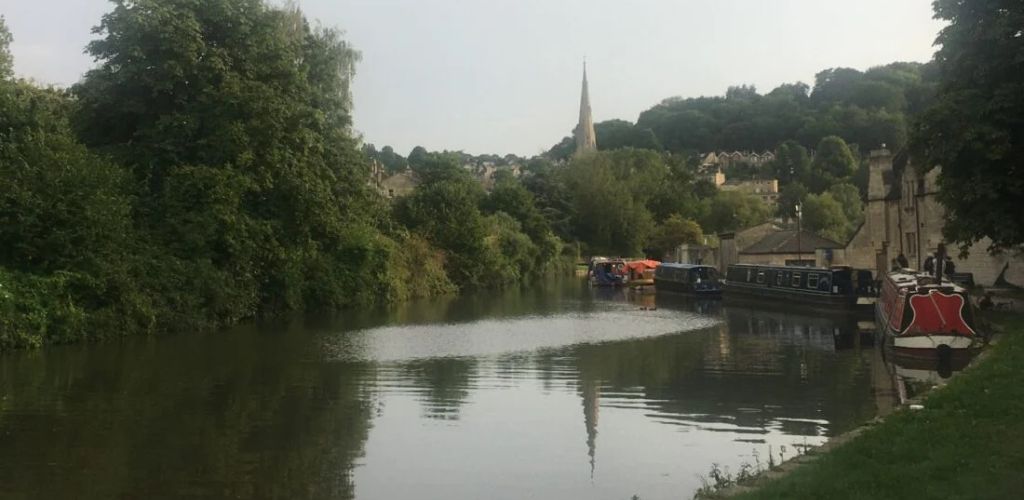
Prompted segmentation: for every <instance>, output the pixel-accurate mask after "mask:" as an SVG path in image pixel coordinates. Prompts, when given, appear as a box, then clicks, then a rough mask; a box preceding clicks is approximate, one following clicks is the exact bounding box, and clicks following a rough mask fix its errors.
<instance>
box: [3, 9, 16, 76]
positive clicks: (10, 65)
mask: <svg viewBox="0 0 1024 500" xmlns="http://www.w3.org/2000/svg"><path fill="white" fill-rule="evenodd" d="M10 45H11V32H10V30H8V29H7V22H6V21H5V20H4V16H0V80H3V79H5V78H8V77H10V76H11V73H12V71H13V69H14V58H12V57H11V51H10Z"/></svg>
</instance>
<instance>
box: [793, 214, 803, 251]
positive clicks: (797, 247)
mask: <svg viewBox="0 0 1024 500" xmlns="http://www.w3.org/2000/svg"><path fill="white" fill-rule="evenodd" d="M793 208H794V209H795V210H796V263H797V265H800V261H801V259H803V248H802V247H801V246H800V233H801V232H802V231H801V228H800V219H802V218H803V203H802V202H797V204H796V206H795V207H793Z"/></svg>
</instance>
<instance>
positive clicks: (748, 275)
mask: <svg viewBox="0 0 1024 500" xmlns="http://www.w3.org/2000/svg"><path fill="white" fill-rule="evenodd" d="M753 271H754V270H753V269H747V283H750V273H752V272H753Z"/></svg>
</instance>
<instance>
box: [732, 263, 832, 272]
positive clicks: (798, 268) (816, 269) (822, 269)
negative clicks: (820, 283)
mask: <svg viewBox="0 0 1024 500" xmlns="http://www.w3.org/2000/svg"><path fill="white" fill-rule="evenodd" d="M729 267H752V268H764V269H783V270H786V271H814V272H819V273H820V272H826V271H838V270H843V269H851V268H850V267H849V266H832V267H814V266H774V265H770V264H729Z"/></svg>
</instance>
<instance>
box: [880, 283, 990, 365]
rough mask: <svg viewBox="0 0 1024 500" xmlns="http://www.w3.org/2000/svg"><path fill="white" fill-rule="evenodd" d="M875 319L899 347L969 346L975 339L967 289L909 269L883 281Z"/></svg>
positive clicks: (890, 341) (888, 340)
mask: <svg viewBox="0 0 1024 500" xmlns="http://www.w3.org/2000/svg"><path fill="white" fill-rule="evenodd" d="M875 322H876V323H878V330H879V332H880V333H883V334H885V337H886V341H887V342H888V343H889V344H890V345H892V346H893V347H896V348H898V349H913V350H918V349H938V348H939V347H941V346H946V347H948V348H952V349H968V348H971V347H974V346H975V345H976V343H977V340H978V334H977V332H976V331H975V326H974V313H973V311H972V309H971V302H970V300H969V299H968V296H967V290H966V289H964V288H963V287H960V286H958V285H956V284H954V283H953V282H951V281H949V280H946V279H939V278H936V277H934V276H931V275H928V274H917V273H914V272H913V271H909V270H902V271H894V272H891V273H889V274H887V275H886V276H885V278H884V279H883V280H882V290H881V295H880V296H879V298H878V302H877V303H876V304H875Z"/></svg>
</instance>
